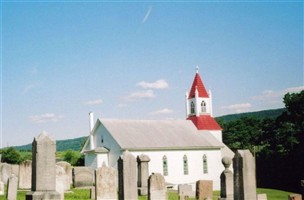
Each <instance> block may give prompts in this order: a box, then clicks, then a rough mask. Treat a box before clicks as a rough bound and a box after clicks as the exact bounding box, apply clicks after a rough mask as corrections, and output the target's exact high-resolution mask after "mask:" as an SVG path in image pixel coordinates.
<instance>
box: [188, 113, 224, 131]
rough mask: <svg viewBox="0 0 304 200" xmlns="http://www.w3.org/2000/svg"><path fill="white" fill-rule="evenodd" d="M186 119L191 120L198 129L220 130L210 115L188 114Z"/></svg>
mask: <svg viewBox="0 0 304 200" xmlns="http://www.w3.org/2000/svg"><path fill="white" fill-rule="evenodd" d="M187 119H188V120H191V121H192V122H193V124H194V125H195V126H196V128H197V129H198V130H209V131H210V130H222V128H221V127H220V125H219V124H218V123H217V122H216V120H215V119H214V118H213V117H211V116H210V115H200V116H189V117H188V118H187Z"/></svg>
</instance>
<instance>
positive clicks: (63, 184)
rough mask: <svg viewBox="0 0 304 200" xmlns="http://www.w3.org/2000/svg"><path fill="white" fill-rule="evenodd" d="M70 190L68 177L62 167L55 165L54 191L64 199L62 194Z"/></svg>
mask: <svg viewBox="0 0 304 200" xmlns="http://www.w3.org/2000/svg"><path fill="white" fill-rule="evenodd" d="M69 189H70V177H69V176H68V175H67V174H66V173H65V170H64V169H63V167H60V166H58V165H56V191H57V192H58V193H59V194H60V196H61V199H62V200H63V199H64V192H65V191H67V190H69Z"/></svg>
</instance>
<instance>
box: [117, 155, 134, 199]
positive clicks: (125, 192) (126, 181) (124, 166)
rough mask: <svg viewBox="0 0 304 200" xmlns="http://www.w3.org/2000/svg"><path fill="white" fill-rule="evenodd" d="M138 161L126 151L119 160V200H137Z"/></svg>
mask: <svg viewBox="0 0 304 200" xmlns="http://www.w3.org/2000/svg"><path fill="white" fill-rule="evenodd" d="M136 167H137V166H136V159H135V157H134V156H133V155H132V154H131V153H130V152H129V151H125V152H124V153H123V154H122V156H120V157H119V159H118V190H119V195H118V197H119V199H120V200H123V199H137V198H138V195H137V184H136V183H137V174H136Z"/></svg>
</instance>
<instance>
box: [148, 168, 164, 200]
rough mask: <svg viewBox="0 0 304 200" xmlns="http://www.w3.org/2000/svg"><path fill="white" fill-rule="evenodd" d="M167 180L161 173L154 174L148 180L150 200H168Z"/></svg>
mask: <svg viewBox="0 0 304 200" xmlns="http://www.w3.org/2000/svg"><path fill="white" fill-rule="evenodd" d="M166 199H168V197H167V188H166V185H165V178H164V177H163V175H161V174H160V173H152V175H151V176H150V177H149V179H148V200H166Z"/></svg>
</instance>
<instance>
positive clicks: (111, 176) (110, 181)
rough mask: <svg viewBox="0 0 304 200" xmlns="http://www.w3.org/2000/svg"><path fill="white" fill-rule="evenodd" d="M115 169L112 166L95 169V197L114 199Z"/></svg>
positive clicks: (99, 199)
mask: <svg viewBox="0 0 304 200" xmlns="http://www.w3.org/2000/svg"><path fill="white" fill-rule="evenodd" d="M115 178H116V170H115V169H114V168H113V167H107V166H105V165H103V166H102V167H100V168H98V169H96V171H95V180H96V184H95V188H96V190H95V199H96V200H102V199H116V198H117V190H116V184H115Z"/></svg>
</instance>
